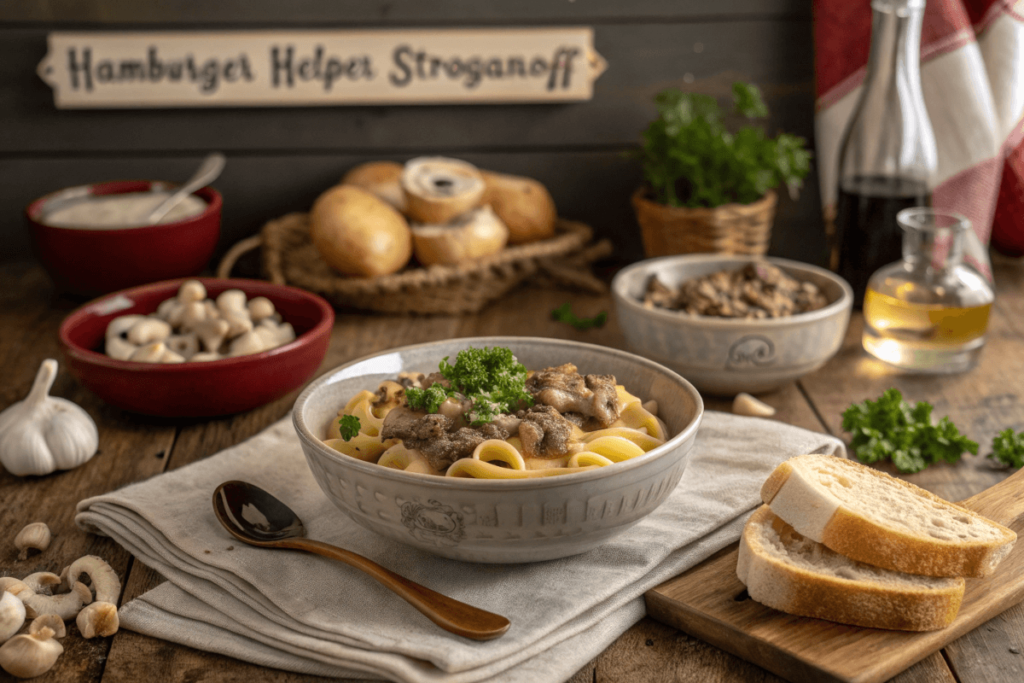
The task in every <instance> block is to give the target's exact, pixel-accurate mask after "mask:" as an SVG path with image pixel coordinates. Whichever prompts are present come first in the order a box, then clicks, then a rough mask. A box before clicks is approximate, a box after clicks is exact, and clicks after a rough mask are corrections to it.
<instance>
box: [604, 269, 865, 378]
mask: <svg viewBox="0 0 1024 683" xmlns="http://www.w3.org/2000/svg"><path fill="white" fill-rule="evenodd" d="M757 260H758V259H754V258H750V257H743V256H724V255H720V254H686V255H680V256H665V257H662V258H656V259H648V260H646V261H641V262H640V263H635V264H633V265H631V266H629V267H627V268H624V269H623V270H622V271H620V272H619V273H618V274H617V275H616V276H615V279H614V280H613V281H612V295H613V297H614V299H615V310H616V313H617V315H618V316H619V325H620V327H621V328H622V331H623V333H624V334H625V336H626V341H627V343H628V344H629V346H630V348H631V349H632V350H633V351H635V352H636V353H638V354H640V355H641V356H644V357H646V358H650V359H651V360H653V361H656V362H658V363H662V364H664V365H667V366H668V367H670V368H672V369H673V370H675V371H676V372H678V373H679V374H681V375H682V376H683V377H685V378H686V379H688V380H689V381H691V382H693V384H694V385H695V386H696V387H697V388H698V389H700V390H701V391H703V392H707V393H709V394H717V395H726V396H732V395H735V394H737V393H739V392H741V391H746V392H749V393H759V392H765V391H770V390H772V389H776V388H778V387H780V386H782V385H783V384H785V383H786V382H791V381H793V380H795V379H798V378H799V377H801V376H803V375H805V374H807V373H809V372H812V371H814V370H817V369H818V368H820V367H821V366H822V365H824V364H825V363H826V362H827V361H828V359H829V358H831V357H832V356H834V355H835V354H836V352H837V351H838V350H839V347H840V346H842V343H843V338H844V337H845V336H846V327H847V325H848V324H849V321H850V310H851V309H852V307H853V291H852V290H851V289H850V285H849V284H847V282H846V281H845V280H843V279H842V278H841V277H839V276H838V275H836V274H835V273H832V272H829V271H827V270H825V269H823V268H818V267H816V266H812V265H809V264H806V263H799V262H797V261H789V260H786V259H780V258H771V257H769V258H766V259H763V260H766V261H767V262H768V263H771V264H773V265H775V266H778V267H779V268H781V269H782V270H784V271H786V272H787V273H788V274H790V275H792V276H793V277H795V278H796V279H798V280H801V281H808V282H812V283H814V284H815V285H817V286H818V287H819V288H820V289H821V290H822V291H823V292H824V293H825V295H826V296H827V297H828V300H829V301H830V302H831V303H830V304H829V305H828V306H826V307H825V308H823V309H820V310H817V311H812V312H810V313H801V314H798V315H794V316H790V317H788V318H775V319H769V320H742V319H734V318H715V317H705V316H695V315H688V314H686V313H681V312H677V311H670V310H665V309H658V308H645V307H644V305H643V295H644V292H645V291H646V290H647V283H648V281H649V280H650V279H651V277H652V276H653V275H657V276H658V279H659V280H661V281H662V282H663V283H665V284H666V285H668V286H670V287H678V286H679V285H680V284H681V283H683V282H685V281H687V280H691V279H694V278H698V277H701V276H704V275H708V274H710V273H715V272H718V271H721V270H736V269H739V268H741V267H743V266H745V265H746V264H748V263H750V262H751V261H757Z"/></svg>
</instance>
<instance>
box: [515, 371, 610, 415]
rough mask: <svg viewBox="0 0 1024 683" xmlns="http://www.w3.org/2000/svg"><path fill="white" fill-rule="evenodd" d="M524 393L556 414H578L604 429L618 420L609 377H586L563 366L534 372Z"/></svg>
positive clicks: (527, 381)
mask: <svg viewBox="0 0 1024 683" xmlns="http://www.w3.org/2000/svg"><path fill="white" fill-rule="evenodd" d="M526 390H527V391H529V392H530V394H532V395H533V398H534V399H535V400H536V401H537V402H538V403H542V404H544V405H548V406H551V407H553V408H554V409H555V410H557V411H558V412H559V413H563V414H564V413H579V414H580V415H584V416H586V417H590V418H594V420H595V422H596V423H597V425H599V426H601V427H607V426H608V425H610V424H611V423H612V422H615V420H617V419H618V417H619V400H618V393H617V392H616V390H615V377H613V376H612V375H586V376H582V375H580V374H579V372H577V370H576V366H575V365H573V364H572V363H566V364H564V365H559V366H558V367H554V368H545V369H543V370H541V371H540V372H535V373H533V375H532V376H531V377H530V378H529V379H528V380H526Z"/></svg>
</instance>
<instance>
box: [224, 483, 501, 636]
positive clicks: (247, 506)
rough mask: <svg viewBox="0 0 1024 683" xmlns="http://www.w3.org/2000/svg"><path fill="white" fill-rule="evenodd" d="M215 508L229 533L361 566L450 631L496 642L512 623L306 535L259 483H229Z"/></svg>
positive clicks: (268, 545)
mask: <svg viewBox="0 0 1024 683" xmlns="http://www.w3.org/2000/svg"><path fill="white" fill-rule="evenodd" d="M213 512H214V514H216V515H217V519H218V521H220V523H221V525H222V526H223V527H224V528H225V529H227V531H228V533H230V534H231V535H232V536H234V537H235V538H237V539H238V540H239V541H242V542H243V543H248V544H249V545H254V546H257V547H259V548H283V549H286V550H304V551H306V552H310V553H315V554H317V555H322V556H323V557H327V558H330V559H332V560H338V561H339V562H344V563H345V564H347V565H349V566H351V567H355V568H356V569H359V570H361V571H363V572H365V573H367V574H369V575H370V576H372V577H373V578H374V579H376V580H377V581H379V582H380V583H381V584H382V585H383V586H385V587H386V588H389V589H390V590H392V591H394V592H395V593H397V594H398V595H399V596H400V597H401V598H403V599H404V600H405V601H406V602H408V603H409V604H410V605H412V606H413V607H415V608H416V609H418V610H419V611H420V612H421V613H423V614H424V615H425V616H426V617H427V618H428V619H430V620H431V621H433V622H434V623H435V624H437V625H438V626H440V627H441V628H443V629H444V630H446V631H450V632H451V633H454V634H456V635H460V636H462V637H464V638H470V639H472V640H492V639H494V638H498V637H499V636H501V635H502V634H504V633H505V632H506V631H507V630H508V629H509V626H511V622H510V621H509V620H508V619H506V618H505V617H503V616H501V615H500V614H494V613H492V612H487V611H485V610H482V609H478V608H476V607H473V606H472V605H467V604H466V603H464V602H459V601H458V600H454V599H452V598H449V597H447V596H445V595H441V594H440V593H437V592H435V591H432V590H430V589H429V588H426V587H425V586H421V585H420V584H418V583H416V582H414V581H410V580H409V579H407V578H405V577H403V576H399V575H398V574H395V573H394V572H392V571H391V570H389V569H385V568H384V567H382V566H380V565H379V564H377V563H376V562H373V561H372V560H368V559H367V558H365V557H363V556H362V555H357V554H356V553H353V552H350V551H348V550H343V549H342V548H337V547H335V546H333V545H330V544H327V543H323V542H321V541H314V540H310V539H307V538H305V536H306V527H305V526H304V525H303V524H302V520H301V519H299V517H298V515H296V514H295V513H294V512H293V511H292V510H291V508H289V507H288V506H287V505H285V504H284V503H282V502H281V501H280V500H278V499H277V498H275V497H274V496H273V495H271V494H270V493H268V492H267V491H264V490H263V489H261V488H260V487H259V486H256V485H254V484H249V483H247V482H244V481H227V482H224V483H223V484H221V485H220V486H218V487H217V488H216V490H214V492H213Z"/></svg>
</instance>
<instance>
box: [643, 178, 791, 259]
mask: <svg viewBox="0 0 1024 683" xmlns="http://www.w3.org/2000/svg"><path fill="white" fill-rule="evenodd" d="M775 202H776V195H775V193H774V192H772V191H769V192H768V193H767V194H766V195H765V196H764V197H762V198H761V199H759V200H757V201H756V202H754V203H753V204H725V205H724V206H718V207H715V208H714V209H705V208H695V209H691V208H689V207H685V206H682V207H677V206H665V205H664V204H658V203H656V202H653V201H651V200H650V199H648V198H647V193H646V190H645V189H644V188H640V189H639V190H637V191H636V192H634V193H633V208H634V209H635V211H636V218H637V221H638V222H639V223H640V231H641V235H642V236H643V240H644V251H645V252H646V253H647V255H648V256H650V257H654V256H668V255H670V254H691V253H698V252H717V253H722V254H749V255H754V256H761V255H763V254H764V253H765V252H767V251H768V243H769V242H770V241H771V236H772V219H773V218H774V217H775Z"/></svg>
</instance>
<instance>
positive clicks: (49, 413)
mask: <svg viewBox="0 0 1024 683" xmlns="http://www.w3.org/2000/svg"><path fill="white" fill-rule="evenodd" d="M56 377H57V361H55V360H53V359H52V358H47V359H46V360H44V361H43V364H42V365H41V366H39V372H38V374H36V381H35V382H34V383H33V384H32V390H31V391H30V392H29V393H28V396H26V397H25V400H23V401H20V402H18V403H15V404H14V405H12V406H10V407H9V408H7V410H5V411H3V412H2V413H0V463H2V464H3V466H4V467H5V468H6V469H7V471H8V472H10V473H11V474H15V475H17V476H24V475H26V474H49V473H50V472H53V471H54V470H67V469H71V468H72V467H78V466H79V465H81V464H82V463H84V462H85V461H86V460H88V459H89V458H91V457H92V456H94V455H96V449H97V447H98V446H99V433H98V432H97V431H96V423H95V422H93V420H92V418H91V417H89V414H88V413H87V412H85V411H84V410H82V409H81V408H80V407H78V406H77V405H75V404H74V403H72V402H71V401H69V400H67V399H64V398H58V397H56V396H50V387H52V386H53V380H54V379H56Z"/></svg>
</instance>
